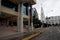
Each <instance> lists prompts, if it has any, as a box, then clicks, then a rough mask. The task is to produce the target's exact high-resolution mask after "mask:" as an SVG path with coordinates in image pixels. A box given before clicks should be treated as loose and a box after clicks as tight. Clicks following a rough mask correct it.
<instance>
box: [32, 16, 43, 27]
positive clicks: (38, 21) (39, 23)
mask: <svg viewBox="0 0 60 40" xmlns="http://www.w3.org/2000/svg"><path fill="white" fill-rule="evenodd" d="M33 25H34V27H35V28H37V27H41V25H42V22H41V21H40V20H39V19H38V18H35V16H33Z"/></svg>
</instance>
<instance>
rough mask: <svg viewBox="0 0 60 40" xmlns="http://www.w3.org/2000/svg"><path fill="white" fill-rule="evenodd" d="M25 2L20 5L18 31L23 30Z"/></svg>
mask: <svg viewBox="0 0 60 40" xmlns="http://www.w3.org/2000/svg"><path fill="white" fill-rule="evenodd" d="M22 7H23V3H22V2H21V3H20V4H19V6H18V20H17V26H18V32H20V33H22V32H23V9H22Z"/></svg>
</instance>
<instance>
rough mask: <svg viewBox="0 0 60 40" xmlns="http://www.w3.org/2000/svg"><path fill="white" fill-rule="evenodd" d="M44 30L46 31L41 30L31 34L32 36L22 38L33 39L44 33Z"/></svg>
mask: <svg viewBox="0 0 60 40" xmlns="http://www.w3.org/2000/svg"><path fill="white" fill-rule="evenodd" d="M43 32H44V31H41V32H38V33H35V34H33V35H30V36H28V37H26V38H24V39H22V40H31V39H32V38H34V37H36V36H38V35H40V34H41V33H43Z"/></svg>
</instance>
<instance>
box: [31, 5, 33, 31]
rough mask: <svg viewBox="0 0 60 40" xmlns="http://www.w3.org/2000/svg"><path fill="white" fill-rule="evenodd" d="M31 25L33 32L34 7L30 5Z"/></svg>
mask: <svg viewBox="0 0 60 40" xmlns="http://www.w3.org/2000/svg"><path fill="white" fill-rule="evenodd" d="M30 25H31V30H32V31H33V15H32V5H30Z"/></svg>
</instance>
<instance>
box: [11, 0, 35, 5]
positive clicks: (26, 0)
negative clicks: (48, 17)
mask: <svg viewBox="0 0 60 40" xmlns="http://www.w3.org/2000/svg"><path fill="white" fill-rule="evenodd" d="M10 1H12V2H13V3H15V4H19V2H21V1H20V0H10ZM23 3H28V4H32V5H34V4H36V0H23Z"/></svg>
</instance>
